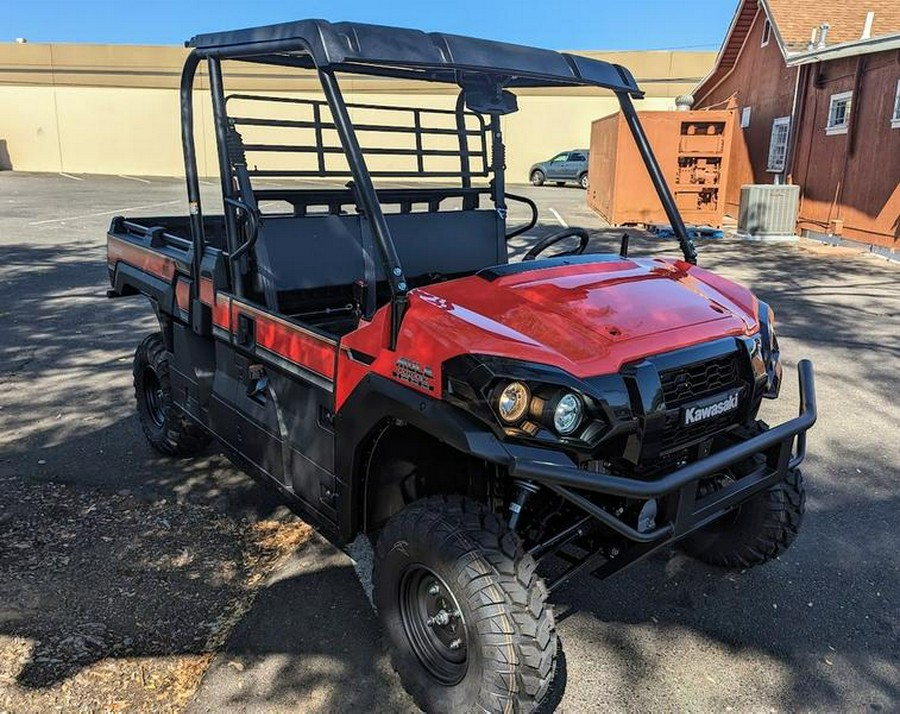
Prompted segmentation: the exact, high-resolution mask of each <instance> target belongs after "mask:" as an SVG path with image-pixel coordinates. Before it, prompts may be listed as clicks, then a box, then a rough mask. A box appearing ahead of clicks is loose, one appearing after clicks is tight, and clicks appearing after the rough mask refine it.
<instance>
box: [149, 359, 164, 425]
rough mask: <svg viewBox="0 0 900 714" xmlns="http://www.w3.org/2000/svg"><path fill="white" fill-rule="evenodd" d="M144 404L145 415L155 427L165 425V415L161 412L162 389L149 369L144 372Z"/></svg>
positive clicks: (157, 378)
mask: <svg viewBox="0 0 900 714" xmlns="http://www.w3.org/2000/svg"><path fill="white" fill-rule="evenodd" d="M144 403H145V404H146V405H147V414H148V415H149V416H150V419H152V420H153V423H154V424H156V426H159V427H161V426H163V425H164V424H165V423H166V415H165V412H164V411H163V388H162V384H160V381H159V377H158V376H157V374H156V372H154V371H153V369H151V368H150V367H147V368H146V369H145V370H144Z"/></svg>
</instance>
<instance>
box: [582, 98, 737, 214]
mask: <svg viewBox="0 0 900 714" xmlns="http://www.w3.org/2000/svg"><path fill="white" fill-rule="evenodd" d="M639 114H640V118H641V123H642V124H643V125H644V131H646V133H647V137H648V139H649V140H650V145H651V146H652V147H653V151H654V153H655V154H656V158H657V160H658V161H659V164H660V167H661V168H662V172H663V175H664V176H665V177H666V181H667V182H668V184H669V187H670V188H671V189H672V193H673V195H674V196H675V203H676V204H677V205H678V208H679V210H680V211H681V215H682V216H683V218H684V221H685V223H688V224H692V225H708V226H715V227H717V228H718V227H720V226H721V225H722V217H723V216H724V214H725V195H726V190H727V185H726V183H727V181H728V160H729V157H730V155H731V141H732V137H733V133H734V122H735V113H734V112H733V111H672V112H640V113H639ZM588 172H589V181H590V184H589V188H588V191H587V202H588V206H590V207H591V208H592V209H593V210H595V211H596V212H597V213H599V214H600V215H601V216H603V218H605V219H606V220H607V221H609V223H611V224H613V225H624V224H650V223H668V222H669V221H668V219H667V218H666V214H665V211H664V210H663V207H662V204H661V203H660V202H659V199H658V198H657V196H656V191H654V189H653V184H652V183H651V182H650V177H649V176H648V174H647V170H646V169H645V168H644V164H643V162H642V161H641V157H640V154H639V153H638V150H637V147H636V146H635V144H634V139H633V138H632V136H631V132H630V131H629V130H628V126H627V125H626V124H625V119H624V118H623V117H622V115H621V113H617V114H612V115H610V116H608V117H604V118H603V119H597V120H596V121H595V122H593V124H592V125H591V156H590V166H589V168H588Z"/></svg>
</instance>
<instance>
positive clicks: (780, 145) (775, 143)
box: [768, 117, 791, 173]
mask: <svg viewBox="0 0 900 714" xmlns="http://www.w3.org/2000/svg"><path fill="white" fill-rule="evenodd" d="M790 135H791V118H790V117H779V118H778V119H776V120H775V121H773V122H772V137H771V138H770V139H769V165H768V170H769V171H771V172H774V173H781V172H782V171H784V165H785V160H786V159H787V148H788V139H789V138H790Z"/></svg>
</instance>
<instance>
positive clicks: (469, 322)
mask: <svg viewBox="0 0 900 714" xmlns="http://www.w3.org/2000/svg"><path fill="white" fill-rule="evenodd" d="M118 261H122V262H127V263H130V264H131V265H134V266H135V267H137V268H141V269H143V270H146V271H147V272H150V273H152V274H154V275H157V276H158V277H161V278H163V279H167V280H170V281H171V280H175V273H176V267H175V263H174V261H172V260H171V259H169V258H167V257H165V256H161V255H160V254H159V253H156V252H155V251H153V250H149V249H146V248H143V247H141V246H134V245H132V244H130V243H128V242H125V241H122V240H120V239H112V238H111V239H110V241H109V262H110V265H111V266H114V265H115V263H116V262H118ZM175 292H176V302H177V304H178V306H179V307H180V308H181V309H182V310H186V309H187V307H188V306H187V302H188V296H189V281H188V280H186V279H184V278H178V279H177V280H176V284H175ZM199 292H200V298H201V301H202V302H204V303H206V304H209V305H211V306H212V309H213V323H214V324H215V325H216V327H218V328H221V329H224V330H226V331H228V332H234V330H235V329H236V326H237V324H238V315H239V314H240V313H244V314H247V315H249V316H251V317H252V318H253V319H254V320H255V322H256V342H257V344H258V345H259V346H260V347H263V348H265V349H267V350H269V351H270V352H272V353H273V354H275V355H278V356H279V357H281V358H283V359H285V360H288V361H290V362H292V363H294V364H296V365H299V366H302V367H304V368H306V369H308V370H311V371H312V372H315V373H316V374H318V375H320V376H322V377H324V378H325V379H328V380H332V381H334V382H335V385H334V386H335V409H336V410H337V409H340V407H341V405H342V404H343V402H344V401H345V400H346V399H347V397H348V396H349V395H350V394H351V393H352V392H353V390H354V389H355V388H356V386H357V385H358V384H359V382H360V380H362V379H363V378H364V377H365V376H366V375H367V374H369V373H373V372H374V373H376V374H380V375H382V376H385V377H388V378H390V379H394V380H396V381H398V382H400V383H401V384H403V385H404V386H406V387H409V388H411V389H416V390H418V391H420V392H422V393H423V394H428V395H429V396H433V397H437V398H440V396H441V365H442V364H443V363H444V362H445V361H446V360H448V359H451V358H452V357H457V356H459V355H463V354H484V355H493V356H499V357H508V358H511V359H517V360H522V361H527V362H535V363H539V364H545V365H550V366H554V367H558V368H560V369H563V370H565V371H566V372H569V373H570V374H572V375H574V376H576V377H590V376H595V375H602V374H610V373H614V372H617V371H618V370H619V369H620V368H621V367H622V365H624V364H626V363H628V362H633V361H636V360H639V359H642V358H644V357H648V356H650V355H655V354H661V353H665V352H671V351H673V350H677V349H680V348H682V347H689V346H691V345H695V344H700V343H703V342H708V341H711V340H715V339H718V338H721V337H726V336H729V335H735V336H737V335H745V334H751V333H753V332H755V331H757V330H758V329H759V325H758V322H757V317H756V312H757V301H756V298H754V296H753V295H752V293H751V292H750V291H749V290H747V289H746V288H743V287H741V286H739V285H737V284H735V283H732V282H731V281H729V280H725V279H724V278H721V277H719V276H717V275H714V274H713V273H710V272H708V271H706V270H703V269H701V268H698V267H696V266H693V265H690V264H688V263H684V262H681V261H674V262H673V261H667V260H662V259H654V260H611V261H609V262H602V261H598V262H596V263H584V264H577V265H561V266H557V267H553V268H540V267H536V268H535V269H533V270H525V271H522V272H519V273H512V274H510V275H506V276H503V277H498V278H496V279H494V280H487V279H485V278H483V277H479V276H476V275H472V276H469V277H466V278H460V279H458V280H451V281H448V282H444V283H437V284H435V285H430V286H428V287H427V288H420V289H416V290H412V291H411V292H410V293H409V308H408V310H407V312H406V314H405V316H404V319H403V325H402V327H401V330H400V334H399V336H398V340H397V349H396V350H395V351H391V350H389V349H387V345H388V342H389V329H388V327H389V325H388V314H389V308H388V307H387V306H385V307H382V308H381V309H380V310H378V311H377V312H376V314H375V316H374V318H373V319H372V321H371V322H368V323H367V322H361V323H360V326H359V328H358V329H356V330H354V331H353V332H351V333H349V334H348V335H346V336H344V337H343V338H342V339H341V341H340V350H338V343H337V341H335V340H332V339H329V338H328V337H325V336H324V335H321V334H318V333H316V332H314V331H311V330H308V329H305V328H304V327H303V326H301V325H297V324H296V323H294V322H292V321H289V320H285V319H283V318H281V317H279V316H277V315H274V314H272V313H271V312H269V311H268V310H265V309H263V308H260V307H258V306H254V305H251V304H248V303H246V302H244V301H242V300H239V299H237V298H234V297H233V296H230V295H227V294H225V293H219V292H217V291H214V290H213V286H212V282H211V281H210V280H209V279H208V278H202V279H201V284H200V291H199Z"/></svg>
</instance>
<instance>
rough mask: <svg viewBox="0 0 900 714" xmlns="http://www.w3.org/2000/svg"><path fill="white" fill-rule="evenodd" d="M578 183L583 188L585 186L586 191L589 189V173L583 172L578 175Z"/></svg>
mask: <svg viewBox="0 0 900 714" xmlns="http://www.w3.org/2000/svg"><path fill="white" fill-rule="evenodd" d="M578 185H579V186H581V188H583V189H584V190H585V191H586V190H587V187H588V175H587V174H581V176H579V177H578Z"/></svg>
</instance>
